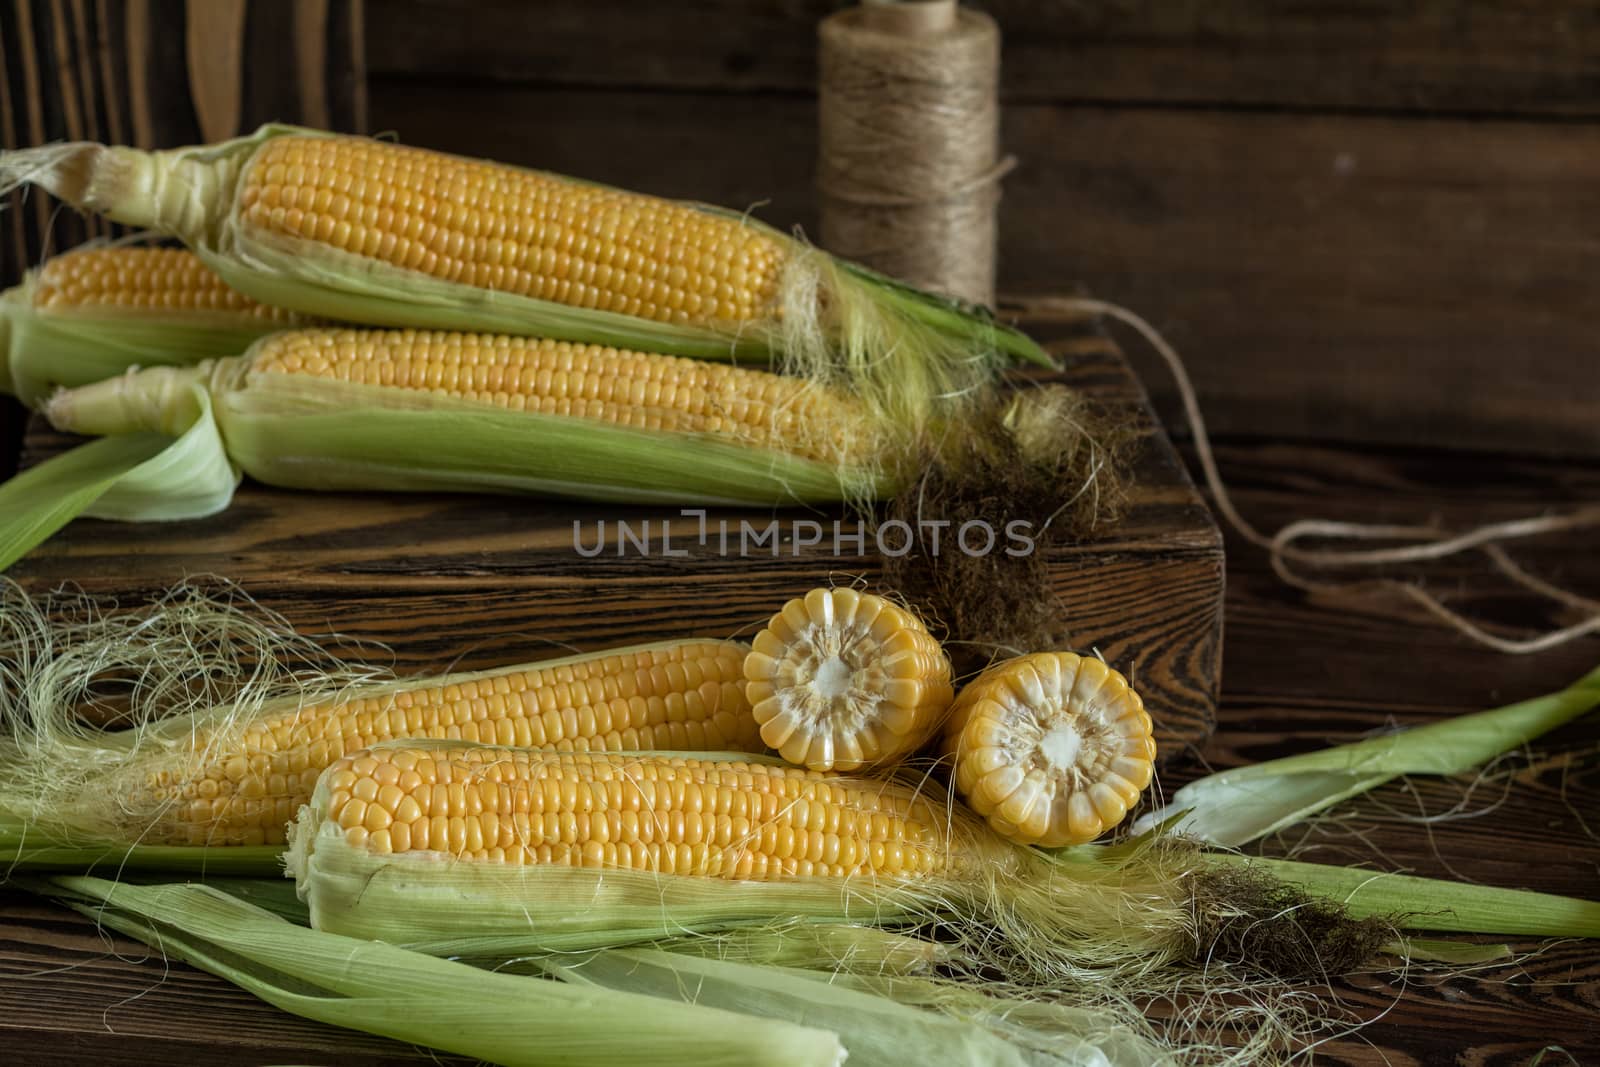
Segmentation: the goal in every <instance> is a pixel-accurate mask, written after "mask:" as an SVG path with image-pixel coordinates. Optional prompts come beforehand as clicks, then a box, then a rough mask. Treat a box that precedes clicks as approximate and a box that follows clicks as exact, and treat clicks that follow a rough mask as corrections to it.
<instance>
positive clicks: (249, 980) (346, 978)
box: [44, 877, 844, 1067]
mask: <svg viewBox="0 0 1600 1067" xmlns="http://www.w3.org/2000/svg"><path fill="white" fill-rule="evenodd" d="M44 888H45V890H46V891H47V892H50V893H52V894H53V895H57V896H60V897H62V898H64V899H65V901H66V902H67V903H68V904H69V905H71V906H72V907H74V908H75V909H76V910H78V911H80V912H82V913H83V914H85V915H88V916H89V917H91V918H93V919H95V920H96V921H98V922H99V923H101V924H102V925H104V926H107V927H110V928H111V929H114V930H118V931H120V932H122V933H124V934H127V935H128V936H131V937H134V938H137V939H138V940H140V941H143V942H144V943H146V944H148V945H151V946H152V947H154V948H156V949H158V950H159V951H161V952H163V953H165V954H166V955H168V956H171V957H175V958H177V959H181V960H184V961H185V962H188V963H190V964H192V965H194V966H196V967H199V968H200V969H202V970H205V971H209V972H211V973H212V974H215V975H218V976H219V977H222V978H225V979H227V980H228V981H230V982H233V983H234V984H235V985H238V986H240V987H241V988H243V989H246V990H248V991H249V992H251V993H254V994H255V995H256V996H258V997H260V998H261V999H262V1000H264V1001H266V1002H267V1003H269V1004H273V1005H275V1006H276V1007H279V1008H281V1009H283V1010H285V1011H288V1012H291V1013H293V1014H295V1015H299V1016H301V1017H303V1018H307V1019H313V1020H316V1021H318V1022H323V1023H328V1024H330V1025H333V1026H341V1027H345V1028H347V1029H354V1030H363V1031H366V1032H367V1033H372V1034H378V1035H380V1036H383V1037H390V1038H394V1039H396V1040H399V1041H406V1042H410V1043H413V1044H418V1045H426V1046H431V1047H435V1048H440V1049H444V1050H446V1051H450V1052H457V1053H462V1054H465V1055H469V1056H476V1057H478V1058H481V1059H485V1060H488V1061H490V1062H493V1063H500V1064H507V1065H522V1064H527V1065H535V1064H537V1065H546V1064H570V1065H580V1064H594V1065H609V1064H614V1063H627V1062H650V1063H661V1064H675V1063H694V1064H697V1065H707V1067H715V1065H728V1067H734V1065H743V1064H747V1063H750V1062H760V1063H770V1064H774V1065H794V1067H811V1065H818V1067H822V1065H833V1064H838V1063H842V1062H843V1060H844V1052H843V1049H842V1048H841V1047H840V1044H839V1041H838V1038H837V1036H836V1035H835V1034H833V1033H832V1032H830V1031H826V1030H818V1029H812V1028H807V1027H801V1026H796V1025H793V1024H791V1023H787V1022H782V1021H777V1020H772V1019H758V1018H753V1017H750V1016H743V1015H736V1014H733V1013H729V1012H725V1011H721V1010H718V1009H716V1008H710V1007H703V1006H700V1005H694V1004H687V1003H674V1002H670V1001H667V1000H663V999H661V998H656V997H646V996H642V995H639V994H630V993H624V992H616V991H613V990H603V989H598V988H596V987H594V986H583V985H573V984H567V983H562V982H557V981H550V980H547V979H537V978H530V977H528V976H523V975H515V974H501V973H496V972H494V971H489V970H483V969H480V968H476V967H471V966H469V965H467V964H463V963H456V962H452V961H449V960H443V959H436V958H434V957H431V956H424V955H421V954H419V953H415V952H409V951H407V950H405V949H401V948H396V947H395V946H393V945H387V944H383V943H381V942H376V941H361V940H357V939H353V938H348V937H342V936H340V935H338V934H330V933H324V932H322V931H318V930H312V929H308V928H305V927H300V926H296V925H294V924H293V923H290V922H287V921H285V920H284V919H282V918H279V917H278V916H276V915H273V914H271V913H270V912H267V911H265V910H263V909H261V908H258V907H255V906H253V905H251V904H247V903H245V902H244V901H242V900H239V899H237V898H235V897H231V896H229V895H228V894H226V893H223V892H221V891H219V890H216V889H213V888H209V887H207V886H203V885H180V884H168V885H154V886H135V885H127V884H119V883H115V882H108V881H105V880H103V879H98V878H84V877H61V878H56V879H54V880H53V881H52V882H51V883H49V885H48V886H47V887H44Z"/></svg>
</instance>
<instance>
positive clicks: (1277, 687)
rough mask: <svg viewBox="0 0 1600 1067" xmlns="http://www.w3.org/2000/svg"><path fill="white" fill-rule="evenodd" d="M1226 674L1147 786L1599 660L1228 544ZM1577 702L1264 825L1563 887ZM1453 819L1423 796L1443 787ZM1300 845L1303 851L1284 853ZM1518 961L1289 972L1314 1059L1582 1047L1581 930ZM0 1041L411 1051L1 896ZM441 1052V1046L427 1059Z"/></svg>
mask: <svg viewBox="0 0 1600 1067" xmlns="http://www.w3.org/2000/svg"><path fill="white" fill-rule="evenodd" d="M1220 461H1221V464H1222V469H1223V473H1224V476H1225V477H1226V478H1227V479H1228V480H1229V482H1230V483H1231V485H1232V486H1233V488H1234V492H1235V494H1236V499H1237V501H1238V503H1239V505H1240V507H1241V508H1242V509H1243V510H1244V511H1245V513H1246V514H1247V515H1248V516H1250V517H1251V518H1253V519H1255V520H1257V521H1259V522H1261V523H1262V524H1263V525H1266V526H1275V525H1276V524H1280V523H1283V522H1287V521H1289V520H1291V519H1293V518H1297V517H1300V516H1303V515H1306V514H1319V515H1326V516H1328V517H1332V518H1346V519H1352V520H1366V519H1399V520H1407V519H1414V518H1415V517H1416V516H1417V515H1418V514H1424V513H1426V514H1436V515H1438V516H1439V517H1440V519H1441V520H1442V521H1445V522H1452V523H1467V522H1472V521H1477V520H1478V519H1488V518H1504V517H1511V516H1516V515H1522V514H1525V513H1527V511H1528V510H1529V507H1530V503H1532V502H1542V501H1578V500H1592V499H1595V498H1597V497H1600V465H1596V464H1580V463H1575V462H1568V463H1557V462H1550V461H1536V460H1516V459H1485V458H1482V457H1473V456H1460V455H1451V454H1444V453H1429V452H1398V451H1371V450H1352V449H1349V448H1329V447H1321V446H1312V445H1295V446H1285V445H1265V444H1260V443H1255V442H1248V441H1242V442H1233V443H1225V444H1224V445H1223V447H1222V448H1221V450H1220ZM1228 553H1229V584H1228V597H1227V612H1228V620H1229V621H1228V630H1227V639H1226V642H1225V656H1226V660H1227V674H1226V678H1225V684H1224V686H1223V700H1222V707H1221V722H1220V726H1219V729H1218V732H1217V734H1216V736H1215V737H1213V739H1212V740H1211V741H1210V742H1209V743H1208V744H1207V745H1205V746H1204V747H1203V748H1202V749H1201V750H1200V752H1199V753H1198V754H1197V756H1196V758H1193V759H1189V760H1186V761H1185V762H1183V763H1182V764H1181V765H1180V766H1176V767H1172V768H1169V769H1168V770H1167V771H1166V772H1165V773H1164V775H1163V776H1162V783H1161V784H1162V787H1163V788H1164V789H1166V790H1168V791H1170V790H1171V789H1173V788H1175V787H1176V786H1177V785H1179V784H1181V783H1182V782H1184V781H1187V780H1189V779H1190V778H1192V777H1194V776H1195V775H1197V774H1198V773H1201V771H1202V770H1203V769H1204V768H1205V767H1207V766H1214V767H1227V766H1234V765H1238V764H1240V763H1243V762H1248V761H1254V760H1259V759H1265V758H1270V757H1272V756H1278V755H1287V754H1289V753H1291V752H1298V751H1304V750H1307V749H1311V748H1316V747H1320V746H1322V745H1326V744H1329V743H1333V742H1339V741H1348V740H1354V739H1356V738H1359V737H1361V736H1363V735H1365V734H1367V733H1368V732H1370V731H1374V730H1380V729H1386V728H1390V727H1392V726H1394V725H1396V724H1415V723H1424V722H1431V721H1437V720H1439V719H1441V718H1443V717H1445V716H1449V715H1454V714H1459V713H1462V712H1467V711H1473V710H1478V709H1481V708H1484V707H1489V706H1494V705H1498V704H1500V703H1503V702H1508V701H1512V700H1517V699H1521V698H1524V697H1529V696H1534V695H1536V694H1539V693H1543V692H1547V691H1549V690H1550V689H1552V688H1554V687H1558V686H1560V685H1563V684H1565V683H1567V682H1569V681H1571V680H1572V679H1574V678H1576V677H1577V676H1579V675H1580V674H1582V673H1583V672H1585V671H1586V670H1589V669H1591V668H1592V667H1593V666H1594V665H1595V663H1596V662H1597V661H1600V640H1597V639H1592V638H1591V639H1587V640H1585V641H1580V642H1576V643H1574V644H1572V645H1570V646H1568V647H1566V648H1563V649H1560V650H1556V651H1552V652H1548V653H1544V654H1541V655H1539V656H1532V657H1521V658H1513V657H1505V656H1500V655H1496V654H1493V653H1486V652H1484V651H1482V650H1480V649H1477V648H1475V647H1473V646H1471V645H1468V644H1466V643H1465V642H1463V641H1461V640H1460V639H1458V638H1456V637H1454V636H1452V635H1450V634H1448V633H1445V632H1444V631H1442V630H1440V629H1438V628H1437V626H1435V625H1434V624H1433V623H1432V622H1431V621H1429V620H1427V619H1425V618H1422V617H1420V616H1417V615H1415V614H1412V613H1409V612H1407V611H1406V610H1405V609H1403V608H1401V609H1398V610H1397V609H1396V606H1394V605H1388V604H1381V605H1374V604H1369V603H1364V602H1351V601H1346V600H1342V599H1332V598H1322V597H1316V598H1307V597H1304V596H1302V595H1300V594H1298V593H1296V592H1294V591H1292V590H1289V589H1287V588H1286V587H1284V586H1283V585H1282V584H1281V583H1279V582H1278V581H1277V580H1276V579H1275V578H1274V577H1273V576H1272V574H1271V572H1270V570H1269V569H1268V568H1267V566H1266V565H1265V563H1264V561H1263V560H1262V558H1261V556H1260V554H1259V553H1258V552H1256V551H1255V550H1253V549H1251V548H1249V547H1248V546H1246V545H1244V544H1242V543H1239V542H1235V541H1233V540H1230V541H1229V544H1228ZM1515 554H1516V556H1517V558H1518V559H1519V560H1520V561H1521V562H1523V563H1524V564H1525V565H1527V566H1528V567H1530V568H1531V569H1533V570H1534V571H1535V572H1536V573H1538V574H1540V575H1542V576H1545V577H1549V578H1559V579H1562V580H1564V581H1566V582H1568V583H1570V584H1571V585H1573V586H1574V587H1575V588H1578V589H1582V590H1585V591H1587V592H1588V593H1589V594H1590V595H1594V594H1596V593H1600V556H1596V554H1595V553H1594V552H1593V551H1592V545H1591V544H1590V543H1589V542H1588V541H1587V540H1585V539H1583V538H1581V537H1577V536H1558V537H1553V538H1548V539H1540V540H1539V541H1536V542H1528V543H1525V544H1523V545H1520V546H1518V547H1517V549H1516V550H1515ZM1427 578H1428V580H1429V581H1430V582H1432V583H1434V584H1435V585H1436V586H1437V587H1438V588H1440V589H1442V590H1454V591H1455V593H1454V596H1453V599H1454V600H1455V601H1456V602H1457V603H1459V604H1460V605H1461V606H1463V607H1466V608H1469V609H1470V610H1473V611H1475V612H1478V613H1480V614H1483V615H1486V616H1489V617H1493V618H1497V619H1499V620H1501V621H1502V622H1504V623H1505V624H1507V625H1515V626H1525V625H1534V624H1540V623H1547V622H1549V621H1552V620H1551V618H1550V617H1549V616H1548V615H1546V614H1545V613H1543V612H1542V611H1541V610H1540V608H1539V606H1538V605H1535V604H1531V603H1530V602H1528V601H1527V600H1526V598H1524V597H1521V596H1518V595H1514V594H1513V593H1511V592H1510V591H1509V590H1507V589H1505V588H1504V587H1503V586H1501V585H1498V584H1497V583H1496V581H1495V579H1494V578H1493V576H1492V573H1491V571H1490V569H1489V567H1488V566H1487V564H1486V563H1485V562H1483V561H1482V559H1481V557H1466V558H1463V559H1462V560H1460V561H1459V562H1457V563H1455V564H1452V565H1450V566H1447V567H1443V568H1442V569H1431V570H1430V572H1429V574H1428V575H1427ZM1597 766H1600V723H1597V722H1596V721H1595V719H1594V717H1593V716H1591V717H1590V719H1589V720H1588V721H1587V722H1585V723H1580V724H1577V725H1574V726H1569V727H1567V728H1565V729H1563V730H1561V731H1559V732H1557V733H1555V734H1552V735H1550V736H1549V737H1547V738H1545V739H1544V740H1542V741H1540V742H1538V743H1536V744H1535V745H1534V746H1532V749H1531V751H1529V752H1527V753H1524V754H1522V755H1520V756H1518V757H1515V758H1512V759H1510V760H1507V761H1505V762H1503V763H1502V764H1500V765H1498V766H1497V767H1496V768H1495V769H1494V771H1493V773H1491V774H1490V775H1488V776H1486V777H1485V778H1484V780H1482V781H1481V782H1477V783H1474V782H1473V781H1472V780H1471V779H1469V778H1462V779H1447V780H1434V779H1417V780H1415V781H1413V782H1411V783H1403V782H1396V783H1391V784H1390V785H1388V786H1385V787H1383V788H1382V789H1380V790H1378V791H1376V792H1375V793H1373V794H1372V795H1371V796H1370V797H1368V798H1366V799H1364V800H1361V801H1357V802H1354V803H1352V804H1347V805H1344V806H1342V807H1341V808H1339V809H1338V814H1339V818H1338V820H1337V821H1334V822H1329V823H1326V824H1324V825H1323V826H1321V827H1320V828H1319V829H1318V830H1317V831H1316V832H1315V833H1311V834H1308V833H1307V832H1306V831H1305V830H1303V829H1302V830H1297V831H1291V832H1289V833H1286V834H1285V835H1283V836H1282V837H1281V838H1279V839H1277V840H1273V841H1268V842H1266V843H1265V844H1264V851H1266V852H1269V853H1272V854H1282V853H1283V852H1285V851H1287V850H1289V849H1291V848H1298V849H1301V850H1302V851H1303V854H1304V855H1305V856H1306V858H1310V859H1315V860H1323V861H1328V862H1344V863H1358V862H1359V863H1365V864H1368V865H1371V866H1374V867H1376V868H1380V869H1392V868H1398V867H1405V868H1409V869H1411V870H1413V871H1415V872H1417V873H1421V874H1425V875H1431V876H1436V877H1459V878H1466V879H1473V880H1477V881H1482V882H1485V883H1488V884H1494V885H1503V886H1521V887H1526V888H1532V889H1539V890H1544V891H1548V892H1556V893H1566V894H1571V895H1577V896H1587V897H1591V898H1592V897H1594V896H1596V895H1597V894H1596V891H1595V886H1596V872H1597V871H1600V838H1597V834H1600V773H1597V771H1596V768H1597ZM1463 804H1464V807H1463V814H1464V816H1465V817H1462V818H1457V819H1454V820H1444V821H1436V822H1432V823H1425V822H1422V821H1420V820H1419V818H1418V816H1419V815H1421V814H1423V813H1433V814H1437V813H1442V812H1446V811H1449V810H1451V809H1452V808H1454V807H1456V806H1458V805H1463ZM1306 850H1308V851H1306ZM1513 948H1515V949H1516V950H1517V951H1518V952H1521V953H1533V955H1529V956H1526V957H1524V958H1521V959H1520V960H1519V961H1518V962H1516V963H1513V964H1507V965H1499V966H1492V967H1488V968H1485V969H1483V970H1480V971H1476V972H1474V973H1472V974H1469V975H1451V974H1448V973H1443V972H1439V971H1429V970H1426V969H1422V968H1413V969H1412V970H1411V971H1410V972H1408V973H1405V974H1400V973H1396V972H1373V973H1369V974H1362V975H1357V976H1351V977H1347V978H1344V979H1341V980H1339V981H1337V982H1335V983H1333V984H1332V985H1331V986H1318V987H1312V988H1308V990H1307V992H1308V993H1310V994H1313V995H1316V996H1318V997H1320V998H1323V999H1324V1001H1325V1002H1326V1004H1327V1006H1328V1007H1329V1009H1330V1010H1343V1011H1346V1012H1348V1013H1349V1015H1350V1018H1351V1019H1352V1020H1354V1021H1361V1022H1365V1023H1366V1024H1367V1025H1366V1026H1365V1027H1364V1028H1362V1029H1361V1030H1359V1031H1358V1032H1356V1033H1354V1034H1351V1035H1348V1036H1344V1037H1340V1038H1337V1039H1335V1040H1333V1041H1330V1042H1329V1043H1327V1044H1326V1045H1324V1046H1322V1047H1321V1048H1319V1049H1318V1050H1317V1055H1316V1059H1315V1062H1316V1063H1318V1064H1327V1065H1332V1067H1339V1065H1351V1067H1355V1065H1360V1067H1442V1065H1455V1064H1463V1065H1472V1067H1526V1065H1528V1064H1530V1063H1532V1062H1534V1060H1535V1058H1536V1057H1537V1056H1538V1055H1539V1054H1540V1051H1541V1050H1542V1049H1545V1048H1548V1047H1558V1048H1560V1049H1563V1050H1565V1051H1564V1052H1560V1053H1558V1052H1551V1053H1549V1054H1547V1055H1546V1056H1545V1058H1544V1059H1543V1060H1542V1061H1541V1062H1542V1063H1543V1064H1544V1065H1545V1067H1550V1065H1560V1067H1565V1065H1568V1064H1585V1065H1586V1064H1590V1063H1594V1062H1600V954H1597V953H1596V951H1595V949H1594V944H1593V942H1575V943H1565V944H1550V945H1544V944H1539V943H1536V942H1520V943H1516V944H1514V945H1513ZM0 1043H3V1044H0V1047H4V1048H5V1049H6V1050H7V1052H8V1053H9V1054H10V1056H11V1059H10V1060H8V1062H11V1063H17V1064H20V1065H28V1067H31V1065H34V1064H40V1065H44V1064H76V1063H102V1062H104V1063H119V1064H121V1063H127V1064H146V1063H148V1064H156V1063H168V1062H171V1061H172V1059H174V1058H182V1059H183V1060H185V1061H186V1062H189V1063H192V1064H195V1065H197V1067H198V1065H201V1064H207V1065H209V1064H219V1065H220V1064H240V1065H266V1064H283V1063H298V1064H316V1065H326V1067H339V1065H343V1064H357V1065H363V1067H364V1065H366V1064H374V1065H375V1064H378V1063H390V1062H410V1061H411V1060H412V1059H416V1060H425V1059H427V1058H429V1057H428V1056H427V1055H426V1054H424V1053H421V1052H416V1051H414V1050H408V1049H405V1048H402V1047H400V1046H397V1045H390V1044H384V1043H381V1042H376V1041H374V1040H372V1039H370V1038H365V1037H362V1036H360V1035H349V1034H342V1033H339V1032H336V1031H332V1030H329V1029H327V1028H324V1027H319V1026H314V1025H311V1024H309V1023H304V1022H300V1021H297V1020H294V1019H292V1018H289V1017H287V1016H281V1015H278V1014H277V1013H275V1012H273V1011H272V1010H270V1009H268V1008H265V1007H264V1006H262V1005H261V1004H260V1003H259V1002H257V1001H255V1000H254V999H253V998H251V997H250V996H248V995H246V994H244V993H242V992H239V991H238V990H236V989H234V988H232V987H230V986H228V985H227V984H226V983H224V982H222V981H220V980H217V979H213V978H210V977H208V976H205V975H201V974H197V973H195V972H193V971H190V970H189V969H187V968H185V967H182V966H167V965H165V964H164V963H162V962H161V961H160V960H159V959H153V958H151V957H150V956H149V954H148V953H147V951H146V950H145V949H144V948H143V947H142V946H139V945H136V944H133V943H131V942H129V941H127V940H125V939H122V938H119V937H109V938H102V936H101V935H100V934H99V933H97V932H96V931H95V929H94V927H93V925H92V924H91V923H90V922H89V921H88V920H86V919H82V918H79V917H77V916H76V915H74V914H72V913H70V912H67V911H65V910H63V909H60V908H57V907H55V906H53V905H48V904H45V903H41V902H39V901H37V900H34V899H32V898H30V897H27V896H24V895H22V894H18V893H14V892H10V893H4V894H0ZM443 1062H460V1061H451V1060H444V1061H443Z"/></svg>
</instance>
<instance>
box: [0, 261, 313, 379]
mask: <svg viewBox="0 0 1600 1067" xmlns="http://www.w3.org/2000/svg"><path fill="white" fill-rule="evenodd" d="M307 322H308V320H307V318H306V317H305V316H303V315H298V314H296V313H294V312H290V311H285V310H283V309H282V308H274V307H269V306H267V305H265V304H260V303H257V302H256V301H254V300H252V299H250V298H249V297H247V296H245V295H244V294H243V293H240V292H238V291H236V290H234V289H230V288H229V287H228V286H227V285H226V284H225V283H224V282H223V281H222V279H221V278H219V277H218V276H217V275H216V274H215V273H214V272H213V271H212V270H211V269H210V268H208V267H207V266H206V265H205V264H204V263H202V262H201V261H200V258H199V257H198V256H196V255H195V254H194V253H193V252H189V251H185V250H183V249H176V248H148V247H137V246H129V245H118V246H106V247H93V248H82V249H77V250H74V251H71V252H66V253H63V254H62V255H59V256H52V257H51V258H50V259H49V260H47V261H46V262H45V263H44V264H43V265H41V266H39V267H36V268H35V269H33V270H31V271H29V272H28V275H27V277H26V278H24V279H23V281H22V283H21V284H20V285H17V286H15V287H13V288H11V289H8V290H6V291H5V292H3V293H0V393H15V394H16V395H17V396H19V397H20V398H21V399H22V400H23V401H24V402H25V403H28V404H35V403H38V402H39V401H40V400H42V399H43V398H44V397H46V396H48V395H49V394H50V392H51V391H52V390H54V389H56V388H58V387H61V386H75V385H85V384H88V383H89V382H95V381H100V380H101V379H103V378H109V377H111V376H112V375H113V374H118V373H121V372H122V371H125V370H127V369H128V368H129V367H131V366H135V365H138V366H150V365H152V364H185V363H198V362H200V361H201V360H203V359H211V358H215V357H218V356H232V355H237V354H238V353H240V352H243V351H244V350H245V349H246V348H248V347H250V345H251V343H252V342H254V341H255V340H256V339H257V338H259V337H261V336H262V335H263V334H267V333H271V332H272V331H274V330H281V329H287V328H289V327H291V326H295V325H305V324H307Z"/></svg>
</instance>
